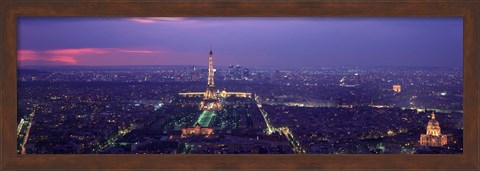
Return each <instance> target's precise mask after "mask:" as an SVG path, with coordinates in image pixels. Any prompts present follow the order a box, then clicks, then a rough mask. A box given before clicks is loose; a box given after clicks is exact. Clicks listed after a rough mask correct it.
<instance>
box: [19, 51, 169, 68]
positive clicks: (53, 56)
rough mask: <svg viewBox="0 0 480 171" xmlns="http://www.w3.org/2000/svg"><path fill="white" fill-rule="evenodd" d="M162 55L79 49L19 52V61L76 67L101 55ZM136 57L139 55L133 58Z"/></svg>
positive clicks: (150, 52) (146, 52)
mask: <svg viewBox="0 0 480 171" xmlns="http://www.w3.org/2000/svg"><path fill="white" fill-rule="evenodd" d="M126 53H136V54H156V53H158V54H160V53H164V52H163V51H156V50H144V49H122V48H77V49H54V50H43V51H41V50H39V51H36V50H18V52H17V54H18V58H17V59H18V61H19V63H20V64H32V63H33V64H34V63H43V64H49V65H75V64H82V60H83V61H84V62H85V60H88V61H89V62H92V61H95V59H96V58H97V59H99V58H101V57H102V56H101V55H107V56H125V55H122V54H126ZM127 56H131V57H136V56H138V55H135V56H132V55H127Z"/></svg>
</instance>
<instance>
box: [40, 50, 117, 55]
mask: <svg viewBox="0 0 480 171" xmlns="http://www.w3.org/2000/svg"><path fill="white" fill-rule="evenodd" d="M107 51H108V50H106V49H100V48H79V49H55V50H47V51H45V53H48V54H62V55H78V54H86V53H91V54H104V53H107Z"/></svg>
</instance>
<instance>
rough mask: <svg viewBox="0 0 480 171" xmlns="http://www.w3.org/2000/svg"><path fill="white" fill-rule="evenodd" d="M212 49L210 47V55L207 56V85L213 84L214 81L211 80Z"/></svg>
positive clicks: (212, 74)
mask: <svg viewBox="0 0 480 171" xmlns="http://www.w3.org/2000/svg"><path fill="white" fill-rule="evenodd" d="M213 76H214V73H213V51H212V48H210V57H209V58H208V85H209V86H214V85H215V83H214V82H213Z"/></svg>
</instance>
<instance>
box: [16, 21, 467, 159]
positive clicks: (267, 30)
mask: <svg viewBox="0 0 480 171" xmlns="http://www.w3.org/2000/svg"><path fill="white" fill-rule="evenodd" d="M17 33H18V35H17V66H18V67H17V68H18V70H17V90H18V92H17V124H18V127H17V153H18V154H179V155H181V154H332V155H334V154H406V155H408V154H462V153H463V82H464V79H463V18H462V17H125V18H120V17H18V19H17Z"/></svg>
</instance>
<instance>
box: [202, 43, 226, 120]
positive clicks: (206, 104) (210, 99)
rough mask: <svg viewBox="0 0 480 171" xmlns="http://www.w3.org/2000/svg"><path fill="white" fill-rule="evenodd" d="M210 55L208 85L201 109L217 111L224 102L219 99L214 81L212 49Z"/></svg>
mask: <svg viewBox="0 0 480 171" xmlns="http://www.w3.org/2000/svg"><path fill="white" fill-rule="evenodd" d="M209 54H210V57H209V58H208V85H207V90H206V91H205V94H204V95H203V100H202V102H200V110H206V111H217V110H221V109H222V104H221V103H220V100H219V99H218V95H217V92H216V91H217V89H216V88H215V83H214V81H213V77H214V72H213V51H212V49H210V53H209Z"/></svg>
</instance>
